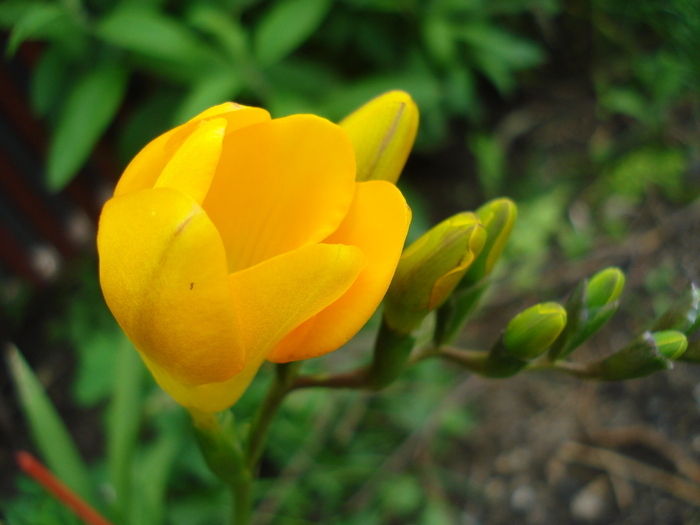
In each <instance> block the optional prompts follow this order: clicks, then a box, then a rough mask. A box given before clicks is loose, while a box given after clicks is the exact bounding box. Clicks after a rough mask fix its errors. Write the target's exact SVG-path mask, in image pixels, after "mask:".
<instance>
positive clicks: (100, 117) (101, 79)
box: [47, 64, 127, 191]
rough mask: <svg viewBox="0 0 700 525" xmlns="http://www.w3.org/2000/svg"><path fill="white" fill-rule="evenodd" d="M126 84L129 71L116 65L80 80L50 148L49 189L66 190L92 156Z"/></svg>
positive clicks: (99, 68) (105, 67)
mask: <svg viewBox="0 0 700 525" xmlns="http://www.w3.org/2000/svg"><path fill="white" fill-rule="evenodd" d="M126 84H127V73H126V71H125V70H123V69H122V68H121V67H119V66H117V65H113V64H104V65H101V66H99V67H98V68H97V69H93V70H91V71H89V72H88V73H86V74H85V75H84V76H83V77H82V78H80V79H79V80H78V82H77V83H76V85H75V86H74V87H73V90H72V91H71V93H70V94H69V95H68V98H67V99H66V103H65V106H64V108H63V110H62V112H61V117H60V119H59V121H58V124H57V126H56V130H55V132H54V135H53V137H52V140H51V145H50V147H49V157H48V180H47V182H48V185H49V188H51V189H52V190H54V191H58V190H60V189H62V188H63V187H64V186H65V185H66V184H68V183H69V182H70V180H71V179H72V178H73V176H74V175H75V174H76V173H77V171H78V170H79V169H80V168H81V167H82V165H83V164H84V163H85V161H86V160H87V159H88V157H89V156H90V153H91V152H92V148H93V147H94V146H95V144H96V143H97V141H98V139H99V138H100V137H101V136H102V133H104V131H105V130H106V129H107V127H108V126H109V123H110V122H111V121H112V118H113V117H114V115H115V113H116V112H117V109H119V105H120V104H121V101H122V99H123V98H124V94H125V91H126Z"/></svg>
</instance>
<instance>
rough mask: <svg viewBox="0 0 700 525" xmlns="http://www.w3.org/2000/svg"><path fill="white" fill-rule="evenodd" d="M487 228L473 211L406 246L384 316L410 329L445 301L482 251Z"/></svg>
mask: <svg viewBox="0 0 700 525" xmlns="http://www.w3.org/2000/svg"><path fill="white" fill-rule="evenodd" d="M485 241H486V232H485V230H484V228H483V226H481V223H480V222H479V220H478V219H477V217H476V215H474V214H473V213H467V212H465V213H459V214H457V215H455V216H453V217H450V218H449V219H447V220H445V221H443V222H441V223H440V224H438V225H437V226H435V227H434V228H432V229H431V230H430V231H428V232H427V233H425V234H424V235H422V236H421V237H420V238H419V239H418V240H416V241H415V242H414V243H413V244H411V246H409V247H408V248H406V250H404V252H403V254H402V255H401V260H400V261H399V265H398V267H397V269H396V273H395V274H394V279H393V280H392V282H391V285H390V287H389V291H388V292H387V295H386V303H385V309H384V318H385V319H386V321H387V323H388V324H389V325H390V326H391V327H392V328H393V329H394V330H397V331H399V332H402V333H409V332H410V331H411V330H413V329H414V328H416V327H417V326H418V325H419V324H420V323H421V321H422V320H423V318H424V317H425V316H426V315H428V313H429V312H430V311H432V310H434V309H436V308H438V307H439V306H440V305H442V304H443V303H444V302H445V300H446V299H447V298H448V297H449V295H450V294H451V293H452V291H453V290H454V288H455V286H457V283H459V281H460V280H461V279H462V276H463V275H464V273H465V272H466V271H467V270H468V269H469V266H470V265H471V264H472V263H473V262H474V260H475V258H476V257H477V256H478V255H479V253H480V252H481V250H482V248H483V247H484V242H485Z"/></svg>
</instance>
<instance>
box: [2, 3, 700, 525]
mask: <svg viewBox="0 0 700 525" xmlns="http://www.w3.org/2000/svg"><path fill="white" fill-rule="evenodd" d="M0 26H1V27H2V30H3V32H2V38H3V42H4V46H3V47H4V60H2V62H1V63H0V343H2V344H3V345H4V344H6V343H7V342H13V343H15V344H17V345H18V346H19V348H20V349H21V350H22V352H23V353H24V354H25V356H26V357H27V360H28V361H29V362H30V364H31V365H32V367H33V368H34V370H35V371H36V373H37V375H38V377H39V378H40V380H41V381H42V384H43V385H44V386H45V388H46V389H47V391H48V392H49V394H50V396H51V399H52V400H53V401H54V403H55V404H56V406H57V407H58V409H59V412H60V413H61V415H62V416H63V418H64V419H65V421H66V422H67V424H68V427H69V429H70V431H71V433H72V435H73V437H74V438H75V440H76V441H77V443H78V445H79V448H80V450H81V452H82V454H83V455H84V457H85V459H86V460H87V461H88V463H89V464H90V465H91V466H92V467H93V470H94V476H95V477H94V480H95V484H96V486H98V488H99V490H100V491H101V493H102V495H103V496H104V498H105V500H107V501H109V490H110V489H109V486H108V485H107V484H105V483H104V470H105V460H104V456H105V453H106V451H105V448H106V445H105V443H109V442H110V434H109V432H110V425H109V414H110V406H111V405H110V399H111V396H112V394H113V392H114V391H115V389H117V388H118V385H119V383H120V381H121V378H119V376H116V375H115V373H114V370H115V359H116V355H117V348H118V347H119V346H120V345H122V346H123V344H124V343H123V340H122V336H121V335H120V332H119V330H118V328H117V327H116V325H115V323H114V321H113V320H112V318H111V316H110V314H109V312H108V311H107V309H106V307H105V306H104V303H103V300H102V297H101V294H100V291H99V286H98V283H97V271H96V267H97V266H96V253H95V246H94V234H95V229H96V222H97V218H98V216H99V210H100V207H101V205H102V203H103V202H104V201H105V200H106V199H107V198H109V196H110V195H111V191H112V189H113V187H114V184H115V183H116V180H117V179H118V177H119V174H120V173H121V171H122V170H123V168H124V166H125V165H126V163H127V162H128V161H129V159H130V158H131V157H133V156H134V155H135V153H136V152H137V151H138V150H139V149H140V148H141V147H143V145H145V144H146V143H147V142H148V141H149V140H151V139H152V138H154V137H155V136H157V135H158V134H160V133H162V132H163V131H165V130H167V129H169V128H170V127H172V126H174V125H177V124H179V123H182V122H183V121H185V120H187V119H188V118H190V117H192V116H194V115H195V114H197V113H198V112H200V111H201V110H203V109H205V108H207V107H209V106H211V105H214V104H218V103H220V102H223V101H225V100H235V101H237V102H240V103H243V104H247V105H256V106H262V107H265V108H267V109H269V110H270V112H271V113H272V115H273V117H280V116H285V115H288V114H292V113H301V112H310V113H315V114H318V115H322V116H325V117H327V118H329V119H331V120H334V121H338V120H339V119H341V118H342V117H343V116H345V115H346V114H348V113H349V112H350V111H352V110H353V109H355V108H357V107H358V106H360V105H361V104H362V103H364V102H366V101H367V100H369V99H370V98H372V97H374V96H376V95H378V94H380V93H382V92H384V91H387V90H390V89H403V90H406V91H408V92H409V93H410V94H411V95H412V96H413V97H414V99H415V100H416V102H417V103H418V105H419V107H420V111H421V124H420V130H419V136H418V140H417V144H416V147H415V149H414V153H413V154H412V156H411V158H410V159H409V162H408V165H407V167H406V169H405V171H404V175H403V177H402V181H401V183H400V186H401V187H402V189H403V190H404V192H405V194H406V195H407V198H408V200H409V202H410V204H411V206H412V208H413V211H414V224H413V226H412V231H411V236H413V237H415V236H416V235H418V234H420V233H421V232H422V231H424V230H425V229H426V228H427V227H429V226H430V225H432V224H434V223H436V222H437V221H439V220H441V219H443V218H445V217H447V216H449V215H451V214H453V213H456V212H458V211H462V210H472V209H475V208H476V207H478V206H479V205H480V204H482V203H483V202H484V201H485V200H488V199H490V198H493V197H497V196H508V197H510V198H512V199H514V200H515V201H516V202H517V203H518V206H519V211H520V213H519V219H518V224H517V226H516V229H515V231H514V233H513V237H512V239H511V241H510V244H509V246H508V248H507V251H506V254H505V256H504V261H503V262H502V263H501V264H500V267H499V270H498V273H497V275H496V279H495V286H494V287H493V289H492V291H491V293H490V295H489V296H488V297H487V298H486V301H485V303H484V307H483V308H482V310H481V311H480V313H478V314H477V315H476V317H475V319H474V321H473V322H472V323H471V324H469V325H468V327H467V330H466V331H465V333H464V334H463V340H464V341H465V342H468V344H469V345H470V347H483V348H486V347H488V345H490V343H491V342H492V341H493V340H494V339H495V338H496V337H497V334H498V333H499V332H500V330H501V329H502V328H503V327H504V326H505V324H506V323H507V321H508V319H510V317H511V316H512V315H514V314H515V313H516V312H518V311H520V310H521V309H522V308H524V307H526V306H529V305H531V304H534V303H536V302H540V301H545V300H563V299H564V298H565V296H566V294H567V293H568V292H569V291H570V290H571V289H572V288H573V286H574V285H575V284H576V282H577V281H578V280H579V279H581V278H583V277H585V276H587V275H590V274H592V273H594V272H595V271H597V270H599V269H602V268H604V267H605V266H608V265H613V264H614V265H618V266H620V267H622V268H623V270H625V271H626V273H627V276H628V286H627V290H626V292H625V294H624V295H623V298H622V302H621V308H620V313H619V314H618V315H617V316H616V317H615V320H614V321H613V322H612V323H611V325H610V326H609V327H608V328H606V329H605V330H604V331H603V332H602V333H601V334H599V335H598V336H597V337H596V338H594V339H593V340H592V342H591V343H589V344H588V345H587V346H586V348H584V349H583V350H582V353H581V357H582V358H586V357H589V356H595V355H599V354H602V353H605V352H607V351H610V350H611V349H613V348H618V347H620V346H622V344H624V342H625V341H627V340H629V339H630V338H631V337H632V336H633V335H635V334H637V333H639V331H640V330H642V329H644V327H645V326H646V324H648V323H649V322H650V320H651V319H653V317H654V315H655V314H656V313H659V312H661V311H662V310H663V309H664V308H665V307H666V306H667V305H668V304H669V303H670V302H671V300H672V299H673V298H674V297H675V296H676V295H677V294H678V293H679V292H680V290H681V289H682V288H683V287H684V286H685V285H686V284H687V282H688V281H689V280H691V279H697V277H698V275H697V273H698V262H699V261H700V222H699V220H700V208H698V205H697V203H696V200H697V196H698V193H699V190H700V127H699V124H700V105H699V103H700V89H699V88H700V3H698V2H697V1H696V0H171V1H168V0H54V1H51V0H42V1H34V0H16V1H13V0H4V1H2V2H0ZM370 328H371V326H370ZM371 333H372V332H371V330H367V331H364V332H362V333H361V334H360V335H359V336H358V337H357V338H356V339H355V340H354V341H353V342H351V343H350V344H349V345H348V348H346V349H343V350H341V351H340V352H336V353H334V354H331V355H330V356H328V357H326V358H324V359H322V360H312V361H311V362H309V363H308V364H307V366H308V367H309V369H328V368H331V369H344V368H347V367H350V366H352V364H353V363H357V362H358V360H360V359H362V358H364V357H365V356H366V355H367V349H368V347H369V345H370V344H371V339H370V337H371ZM141 372H142V370H141V369H140V368H139V369H138V370H137V371H133V373H132V376H131V377H130V379H129V380H130V381H131V382H132V384H134V385H136V386H135V388H137V390H138V393H139V395H138V396H137V398H136V400H135V402H134V405H133V410H132V413H133V416H132V418H133V422H134V423H133V424H134V425H135V427H134V428H136V429H137V430H136V431H135V432H136V434H137V435H138V437H139V438H140V443H141V444H140V445H139V447H138V449H137V450H135V451H134V453H133V454H134V458H135V466H134V472H135V474H134V475H135V476H136V479H137V480H141V483H143V484H144V485H147V486H148V487H149V488H148V489H147V490H145V493H146V494H145V495H144V496H143V498H145V500H144V501H145V502H143V501H142V502H141V503H139V505H141V507H142V508H141V507H139V508H140V510H138V511H134V512H133V513H132V514H133V516H139V517H133V516H132V517H130V518H128V519H126V518H125V521H120V522H119V523H130V524H132V523H133V524H136V523H145V524H156V523H168V524H171V523H172V524H195V525H196V524H199V523H201V524H207V523H221V522H222V514H221V512H222V498H224V499H225V494H224V493H223V492H222V488H221V487H220V486H219V485H218V484H217V482H216V480H215V479H214V478H213V477H212V475H211V474H210V473H208V472H207V471H206V468H205V467H204V465H203V463H202V460H201V458H200V457H199V455H198V454H199V452H198V451H197V450H196V449H195V448H194V445H193V441H192V436H191V435H190V433H189V432H190V431H189V430H188V421H187V418H186V417H185V416H184V415H183V413H182V412H183V411H182V410H180V409H179V407H176V406H173V404H172V402H171V401H169V399H168V398H167V396H165V395H164V394H163V393H162V392H160V390H158V389H157V388H155V387H154V385H153V384H152V381H151V380H150V378H149V377H146V375H145V374H142V373H141ZM263 372H264V373H263V374H261V375H262V377H261V378H260V379H259V380H258V381H256V383H255V384H254V385H253V387H252V388H251V390H250V392H248V394H246V396H245V397H244V398H243V400H242V401H241V402H240V403H239V404H238V405H237V406H236V408H235V412H236V414H237V416H239V417H241V418H245V417H246V416H247V415H248V414H250V413H251V412H252V410H253V407H254V406H255V405H256V403H257V402H258V401H259V399H260V397H261V396H262V392H264V388H265V384H266V383H265V382H266V380H267V375H268V374H269V371H267V370H264V371H263ZM699 382H700V373H699V372H698V370H696V369H694V368H692V367H690V366H687V365H683V364H677V366H676V368H675V369H674V370H672V371H669V372H665V373H662V374H658V375H656V376H653V377H650V378H647V379H642V380H635V381H631V382H627V383H620V384H618V383H615V384H605V385H601V384H583V383H581V382H580V381H578V380H573V379H569V378H564V377H558V376H554V375H552V374H540V375H534V374H530V375H527V376H523V377H517V378H514V379H511V380H508V381H485V380H481V379H479V378H477V377H468V376H467V375H466V374H465V373H464V372H463V371H461V370H459V369H457V368H455V367H453V366H451V365H447V364H443V363H439V362H427V363H424V364H422V365H421V366H419V367H416V368H415V369H412V370H411V371H410V372H409V373H408V374H406V377H404V378H403V379H402V380H400V381H399V382H398V383H397V384H395V385H392V386H391V387H390V388H389V389H388V390H387V391H385V392H383V393H382V394H370V393H357V392H341V391H338V392H333V394H332V395H327V396H325V395H324V396H320V395H318V393H317V392H298V393H295V394H294V395H293V396H291V397H290V398H289V399H288V400H287V402H286V404H285V406H284V410H283V412H282V414H281V416H280V418H279V419H278V421H277V423H276V424H275V427H274V428H273V433H272V439H271V443H270V447H269V451H268V453H267V455H266V456H265V459H264V463H263V471H262V482H261V483H260V488H261V490H260V498H261V500H260V501H261V503H260V505H259V512H258V514H257V518H256V519H257V523H278V524H296V523H342V524H355V523H357V524H360V523H362V524H375V523H376V524H385V523H386V524H398V523H425V524H431V525H432V524H437V525H440V524H443V523H445V524H451V523H463V524H470V525H471V524H479V523H484V524H492V523H493V524H501V523H503V524H506V523H516V522H517V523H533V524H539V523H542V524H548V523H616V524H617V523H620V524H622V523H625V524H637V523H639V524H646V523H660V524H675V523H678V524H693V523H700V474H699V473H700V464H697V463H696V461H697V460H698V457H699V456H700V413H699V412H698V410H699V406H698V403H699V402H700V387H698V386H697V385H698V383H699ZM0 388H1V389H2V397H0V472H2V473H3V475H2V476H0V478H1V479H0V512H2V513H4V515H5V519H6V520H7V523H9V524H20V523H21V524H24V523H27V524H63V523H77V522H76V521H74V520H72V518H71V517H70V516H69V515H68V514H67V512H64V511H63V510H61V509H60V508H59V506H58V505H57V504H56V503H54V502H53V501H52V500H51V499H50V498H49V497H48V496H45V495H44V493H43V491H42V490H41V489H40V488H39V487H38V486H36V485H35V484H34V483H33V482H31V481H30V480H28V479H27V478H25V477H23V476H21V475H19V474H17V470H16V467H15V466H14V460H13V453H14V451H15V450H18V449H29V450H35V449H34V445H33V444H32V441H31V437H30V436H29V433H28V430H27V425H26V423H25V421H24V420H23V418H22V415H21V412H20V410H19V408H18V405H17V399H16V397H15V395H14V392H13V388H12V384H11V381H10V379H9V376H8V374H7V373H3V374H2V375H1V376H0ZM309 429H311V431H309ZM572 442H575V443H578V444H584V445H585V446H586V447H589V449H585V450H583V449H580V448H579V449H577V448H576V447H575V446H571V443H572ZM601 450H602V451H604V452H610V453H613V454H614V455H613V456H604V455H602V456H600V458H606V461H602V460H601V461H598V463H596V461H595V460H591V459H590V457H592V456H591V454H593V456H595V454H600V453H601V452H600V451H601ZM591 451H593V452H591ZM589 456H590V457H589ZM595 457H598V456H595ZM586 458H588V459H586ZM616 462H617V463H616ZM620 469H622V470H625V469H626V471H627V472H632V474H629V475H627V476H621V475H620ZM645 469H652V470H651V471H648V470H645ZM649 472H651V474H649ZM645 473H646V474H645ZM659 480H662V481H659ZM679 480H680V481H683V483H687V485H683V484H682V483H680V481H679ZM135 505H136V504H135ZM1 516H2V515H1V514H0V519H1ZM139 520H140V521H139Z"/></svg>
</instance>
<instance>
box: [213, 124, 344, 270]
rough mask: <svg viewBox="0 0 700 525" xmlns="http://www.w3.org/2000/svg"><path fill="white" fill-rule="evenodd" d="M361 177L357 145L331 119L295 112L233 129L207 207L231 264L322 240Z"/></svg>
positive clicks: (237, 266)
mask: <svg viewBox="0 0 700 525" xmlns="http://www.w3.org/2000/svg"><path fill="white" fill-rule="evenodd" d="M354 179H355V159H354V155H353V151H352V145H351V144H350V141H349V139H348V138H347V135H346V134H345V133H344V132H343V131H342V129H340V128H339V127H338V126H337V125H335V124H333V123H331V122H329V121H327V120H325V119H322V118H319V117H315V116H313V115H294V116H291V117H287V118H283V119H277V120H272V121H269V122H264V123H262V124H258V125H255V126H250V127H247V128H245V129H242V130H240V131H238V132H235V133H231V134H229V135H227V136H226V138H225V139H224V148H223V152H222V155H221V161H220V162H219V168H218V171H217V173H216V176H215V177H214V181H213V183H212V186H211V189H210V190H209V193H208V194H207V198H206V199H205V201H204V205H203V207H204V209H205V210H206V211H207V213H208V214H209V216H210V217H211V219H212V221H213V222H214V224H216V227H217V229H218V230H219V233H220V234H221V237H222V239H223V241H224V246H225V247H226V253H227V256H228V261H229V269H230V271H231V272H234V271H239V270H243V269H245V268H248V267H250V266H254V265H255V264H258V263H260V262H262V261H264V260H266V259H269V258H271V257H274V256H276V255H279V254H282V253H285V252H289V251H292V250H295V249H297V248H300V247H302V246H308V245H311V244H316V243H318V242H320V241H322V240H323V239H324V238H325V237H327V236H328V235H329V234H330V233H332V232H333V231H334V230H335V229H336V228H337V227H338V225H339V224H340V222H341V221H342V220H343V217H345V214H346V213H347V210H348V208H349V207H350V203H351V202H352V197H353V194H354V191H355V183H354Z"/></svg>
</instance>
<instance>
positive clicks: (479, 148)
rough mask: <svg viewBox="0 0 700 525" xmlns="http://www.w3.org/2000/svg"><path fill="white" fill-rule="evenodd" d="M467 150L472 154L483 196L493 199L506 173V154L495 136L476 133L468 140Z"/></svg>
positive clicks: (498, 191) (499, 189)
mask: <svg viewBox="0 0 700 525" xmlns="http://www.w3.org/2000/svg"><path fill="white" fill-rule="evenodd" d="M469 149H470V150H471V152H472V153H473V154H474V157H475V159H476V164H477V167H478V169H477V174H478V176H479V180H480V182H481V185H482V187H483V188H484V194H485V195H486V197H488V198H493V197H495V196H496V195H498V194H499V193H500V191H501V186H502V182H503V179H504V175H505V171H506V152H505V151H504V147H503V145H502V144H501V141H500V139H499V138H498V137H497V136H495V135H487V134H485V133H477V134H475V135H472V136H471V137H470V138H469Z"/></svg>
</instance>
